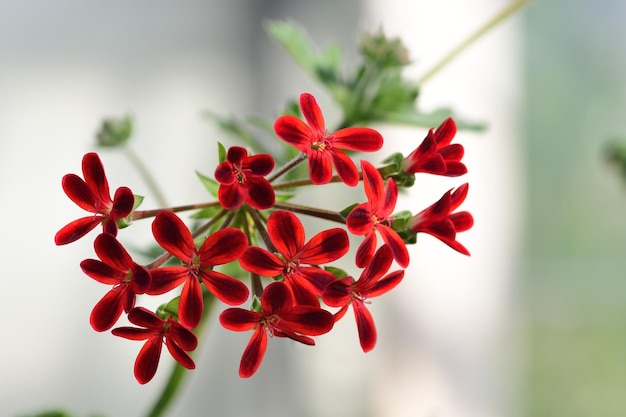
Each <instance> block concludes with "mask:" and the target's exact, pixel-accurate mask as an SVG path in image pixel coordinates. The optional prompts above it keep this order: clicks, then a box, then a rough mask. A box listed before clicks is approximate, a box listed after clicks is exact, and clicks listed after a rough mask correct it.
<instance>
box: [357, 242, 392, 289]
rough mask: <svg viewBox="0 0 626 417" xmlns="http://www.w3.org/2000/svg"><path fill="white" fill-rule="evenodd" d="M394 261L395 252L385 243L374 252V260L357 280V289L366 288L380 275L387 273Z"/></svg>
mask: <svg viewBox="0 0 626 417" xmlns="http://www.w3.org/2000/svg"><path fill="white" fill-rule="evenodd" d="M392 262H393V254H392V252H391V249H390V248H389V246H387V245H383V246H381V247H380V248H378V250H377V251H376V253H375V254H374V258H372V262H371V263H370V264H369V265H368V266H367V267H366V268H365V270H363V272H362V273H361V276H360V278H359V280H358V281H357V282H356V284H355V287H357V291H360V290H361V289H363V290H365V289H366V288H369V287H370V285H371V284H372V283H373V282H375V281H378V279H379V278H380V277H382V276H383V275H385V273H387V271H388V270H389V267H390V266H391V263H392Z"/></svg>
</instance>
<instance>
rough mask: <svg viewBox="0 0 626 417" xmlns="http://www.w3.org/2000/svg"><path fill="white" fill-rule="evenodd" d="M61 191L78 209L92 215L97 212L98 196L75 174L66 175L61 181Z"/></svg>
mask: <svg viewBox="0 0 626 417" xmlns="http://www.w3.org/2000/svg"><path fill="white" fill-rule="evenodd" d="M61 186H62V187H63V191H64V192H65V194H67V196H68V197H69V198H70V200H72V201H73V202H74V203H76V205H78V207H80V208H82V209H83V210H87V211H89V212H92V213H97V212H98V211H99V207H98V200H97V198H98V196H95V195H94V194H93V192H92V190H91V188H89V186H88V185H87V183H85V181H83V179H82V178H80V177H79V176H78V175H76V174H67V175H65V176H64V177H63V179H62V180H61Z"/></svg>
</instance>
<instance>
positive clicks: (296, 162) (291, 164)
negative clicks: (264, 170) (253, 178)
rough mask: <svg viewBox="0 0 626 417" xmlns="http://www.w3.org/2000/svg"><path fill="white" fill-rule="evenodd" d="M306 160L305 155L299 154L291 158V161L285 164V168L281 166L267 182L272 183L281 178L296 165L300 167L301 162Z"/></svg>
mask: <svg viewBox="0 0 626 417" xmlns="http://www.w3.org/2000/svg"><path fill="white" fill-rule="evenodd" d="M305 159H306V154H305V153H301V154H300V155H298V156H296V157H295V158H293V159H292V160H291V161H289V162H287V163H286V164H285V166H283V167H282V168H281V169H279V170H278V171H276V172H275V173H274V174H273V175H272V176H271V177H269V178H268V179H267V180H268V181H269V182H273V181H275V180H276V179H278V178H279V177H281V176H283V175H284V174H286V173H287V172H289V171H291V170H292V169H294V168H295V167H297V166H298V165H300V164H301V163H302V161H304V160H305Z"/></svg>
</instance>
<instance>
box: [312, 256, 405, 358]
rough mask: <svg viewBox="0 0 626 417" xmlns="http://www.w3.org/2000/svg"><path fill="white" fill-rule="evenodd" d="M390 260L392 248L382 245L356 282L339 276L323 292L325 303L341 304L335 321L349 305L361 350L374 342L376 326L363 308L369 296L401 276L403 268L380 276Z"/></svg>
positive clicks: (372, 346)
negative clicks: (352, 311) (352, 312)
mask: <svg viewBox="0 0 626 417" xmlns="http://www.w3.org/2000/svg"><path fill="white" fill-rule="evenodd" d="M392 261H393V254H392V253H391V250H390V249H389V247H388V246H387V245H383V246H381V247H380V249H378V250H377V251H376V253H375V254H374V257H373V258H372V262H371V263H370V264H369V265H368V266H367V268H365V269H364V270H363V272H362V273H361V277H360V278H359V279H358V280H357V281H355V280H354V278H352V277H346V278H342V279H338V280H336V281H334V282H332V283H330V284H329V285H328V286H327V287H326V289H325V290H324V293H323V294H322V299H323V300H324V302H325V303H326V304H327V305H329V306H331V307H341V310H339V312H338V313H337V314H336V320H338V319H340V318H341V317H343V315H344V314H345V312H346V310H347V308H348V306H350V305H351V306H352V309H353V310H354V318H355V319H356V327H357V329H358V332H359V342H360V344H361V348H362V349H363V352H369V351H370V350H372V349H373V348H374V346H375V345H376V326H375V325H374V319H373V318H372V315H371V314H370V312H369V310H368V309H367V307H366V304H369V303H370V301H369V300H368V299H369V298H372V297H377V296H379V295H382V294H384V293H386V292H387V291H389V290H391V289H392V288H394V287H395V286H396V285H398V284H399V283H400V281H402V278H403V277H404V271H403V270H399V271H394V272H391V273H389V274H387V275H385V276H384V277H383V275H384V274H385V273H386V272H387V270H389V267H390V266H391V262H392Z"/></svg>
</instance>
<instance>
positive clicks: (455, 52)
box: [417, 0, 531, 87]
mask: <svg viewBox="0 0 626 417" xmlns="http://www.w3.org/2000/svg"><path fill="white" fill-rule="evenodd" d="M530 2H531V0H514V1H512V2H511V3H509V4H508V5H506V6H505V7H504V8H503V9H502V10H500V11H499V12H498V13H497V14H496V15H495V16H494V17H492V18H491V19H489V20H488V21H487V22H486V23H485V24H484V25H482V26H481V27H479V28H478V29H477V30H476V31H475V32H474V33H472V34H471V35H470V36H468V37H467V38H465V40H463V42H461V43H460V44H458V45H457V46H456V47H455V48H454V49H452V50H451V51H450V52H448V54H447V55H446V56H444V57H443V58H442V59H441V60H440V61H439V62H438V63H437V64H435V66H434V67H432V68H431V69H430V70H429V71H428V72H426V74H424V75H422V77H421V78H420V79H419V80H418V81H417V85H418V87H419V86H421V85H422V84H424V83H425V82H426V81H428V80H429V79H431V78H432V77H433V76H434V75H435V74H437V73H438V72H439V71H441V69H443V68H444V67H445V66H446V65H448V64H449V63H450V62H451V61H453V60H454V59H455V58H456V57H457V56H459V55H460V54H461V52H463V51H464V50H466V49H467V48H468V47H469V46H470V45H472V44H473V43H474V42H476V41H477V40H478V39H480V38H481V37H482V36H483V35H484V34H486V33H487V32H489V31H490V30H491V29H493V28H494V27H495V26H497V25H498V24H500V23H501V22H502V21H503V20H504V19H506V18H507V17H509V16H510V15H512V14H513V13H515V12H516V11H517V10H519V9H520V8H522V6H524V5H526V4H527V3H530Z"/></svg>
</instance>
